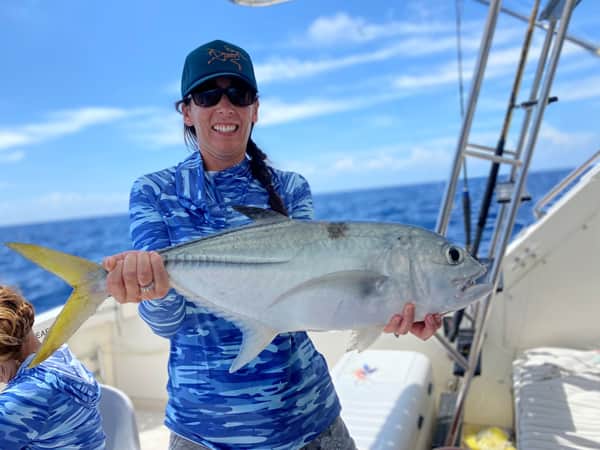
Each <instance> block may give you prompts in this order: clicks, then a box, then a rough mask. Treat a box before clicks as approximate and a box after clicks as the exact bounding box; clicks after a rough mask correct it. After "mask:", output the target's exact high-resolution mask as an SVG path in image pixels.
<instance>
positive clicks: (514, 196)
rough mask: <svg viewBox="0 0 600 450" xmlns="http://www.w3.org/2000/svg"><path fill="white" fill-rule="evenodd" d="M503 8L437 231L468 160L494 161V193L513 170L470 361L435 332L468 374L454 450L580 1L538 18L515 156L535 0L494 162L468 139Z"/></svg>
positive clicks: (490, 31) (479, 72)
mask: <svg viewBox="0 0 600 450" xmlns="http://www.w3.org/2000/svg"><path fill="white" fill-rule="evenodd" d="M501 3H502V2H501V0H490V1H489V11H488V17H487V20H486V24H485V28H484V32H483V35H482V38H481V45H480V50H479V55H478V59H477V63H476V65H475V69H474V74H473V78H472V82H471V92H470V95H469V101H468V103H467V108H466V110H465V114H464V118H463V123H462V127H461V132H460V135H459V139H458V144H457V147H456V152H455V155H454V160H453V165H452V168H451V172H450V176H449V177H448V183H447V185H446V192H445V193H444V198H443V200H442V205H441V208H440V213H439V216H438V221H437V225H436V231H437V232H438V233H440V234H446V232H447V228H448V223H449V220H450V215H451V211H452V209H453V205H454V200H455V192H456V187H457V184H458V181H459V177H460V174H461V168H462V167H463V165H464V164H465V160H466V158H467V157H478V158H483V159H487V160H491V161H492V162H491V164H492V167H491V168H490V176H489V179H488V188H493V187H494V186H495V185H496V181H497V178H496V177H497V174H498V170H499V165H500V164H508V165H509V166H510V168H511V171H510V184H511V186H512V190H511V192H510V202H506V203H502V204H501V205H500V209H499V212H498V214H497V217H496V221H495V224H494V228H493V232H492V237H491V244H490V246H489V249H488V257H487V258H485V259H487V260H489V261H491V264H490V266H491V267H490V268H489V269H488V280H489V282H490V283H491V284H492V285H493V286H494V287H495V289H494V290H493V291H492V293H491V294H490V295H488V296H487V297H486V298H485V299H483V300H481V302H479V304H478V305H476V306H475V308H474V314H473V317H474V320H473V326H472V328H473V329H474V333H473V338H472V341H471V343H470V351H469V352H468V354H467V357H466V358H465V357H463V355H460V357H458V356H459V355H457V353H458V351H457V350H456V348H455V347H454V345H453V343H452V341H450V340H449V339H448V338H447V337H445V336H442V335H440V334H439V333H436V335H435V336H436V338H437V340H438V341H439V342H440V343H441V344H442V346H443V347H444V348H445V349H446V350H447V352H448V353H449V355H450V356H451V357H452V358H453V359H454V361H455V362H456V363H457V364H458V365H460V366H461V367H462V368H463V369H464V374H463V378H462V382H461V383H460V386H459V387H458V392H457V393H456V397H455V398H456V400H455V404H454V410H453V414H452V420H451V423H450V424H449V426H448V429H447V431H446V433H445V434H446V439H445V442H444V444H445V445H450V446H452V445H456V444H457V441H458V437H459V429H460V425H461V423H462V418H463V415H464V406H465V401H466V396H467V394H468V391H469V389H470V385H471V382H472V380H473V377H474V376H475V374H476V370H477V368H478V362H479V355H480V352H481V349H482V347H483V342H484V339H485V334H486V327H487V322H488V319H489V315H490V311H491V308H490V303H491V301H492V299H493V297H494V295H495V292H496V289H497V287H498V286H499V280H500V275H501V268H502V263H503V259H504V255H505V252H506V248H507V246H508V243H509V241H510V238H511V236H512V231H513V228H514V224H515V220H516V215H517V212H518V210H519V205H520V203H521V200H522V198H523V196H522V193H523V190H524V185H525V180H526V178H527V174H528V171H529V166H530V164H531V160H532V156H533V153H534V149H535V147H536V144H537V139H538V136H539V130H540V128H541V124H542V121H543V118H544V112H545V109H546V106H547V105H548V104H549V103H551V101H550V99H551V96H550V90H551V87H552V84H553V81H554V75H555V72H556V69H557V67H558V62H559V59H560V55H561V51H562V46H563V43H564V40H565V38H566V36H567V29H568V25H569V22H570V19H571V13H572V11H573V9H574V8H575V6H576V4H577V3H578V2H577V0H565V1H563V2H556V1H554V0H550V1H549V2H548V7H547V8H545V9H544V10H543V13H542V15H540V17H543V18H544V19H543V20H545V21H547V22H548V24H547V27H546V36H545V39H544V43H543V45H542V48H541V51H540V54H539V56H538V62H537V69H536V73H535V76H534V79H533V82H532V84H531V87H530V94H529V99H528V101H527V102H526V103H527V105H528V107H527V108H525V114H524V117H523V122H522V124H521V131H520V135H519V138H518V142H517V145H516V148H515V149H514V150H512V151H511V152H506V153H505V152H504V144H505V142H506V138H507V133H508V129H509V125H510V119H511V116H512V113H513V111H514V109H515V108H516V106H517V104H518V103H517V101H516V97H517V95H518V94H519V92H518V91H519V88H520V82H521V80H522V76H523V72H524V70H525V67H526V64H525V63H526V60H527V55H528V50H529V48H530V45H531V35H532V31H533V29H534V27H535V26H536V24H537V17H538V16H537V13H538V8H539V6H540V5H539V4H540V0H535V1H534V5H533V7H532V10H531V14H530V17H529V19H528V24H529V25H528V28H527V32H526V34H525V39H524V43H523V47H522V50H521V58H520V61H519V65H518V67H517V70H516V73H515V80H514V84H513V89H512V92H511V98H510V101H509V104H508V107H507V113H506V116H505V121H504V125H503V129H502V133H501V134H500V139H499V140H498V145H497V147H496V148H495V152H494V154H493V157H491V156H492V155H489V154H488V153H489V150H491V149H490V148H488V146H485V145H474V144H472V143H470V142H469V135H470V132H471V125H472V121H473V116H474V114H475V110H476V107H477V103H478V97H479V92H480V88H481V84H482V82H483V78H484V72H485V70H486V65H487V60H488V56H489V53H490V49H491V43H492V40H493V36H494V31H495V29H496V24H497V19H498V15H499V13H500V5H501ZM473 149H476V150H477V151H473ZM486 152H487V153H486ZM488 188H486V194H485V195H484V202H482V206H481V211H480V218H479V219H480V220H479V222H480V223H478V226H479V229H478V231H480V230H483V229H484V228H485V227H484V226H483V225H485V221H486V220H487V210H488V208H489V200H490V199H491V195H488V194H489V193H488V192H487V191H488V190H490V189H488ZM492 192H493V191H492ZM490 193H491V192H490ZM479 239H480V235H479V234H478V235H477V236H476V239H475V244H474V245H473V247H472V248H471V251H472V253H473V254H474V255H475V256H476V257H477V256H478V255H477V250H478V243H479ZM455 318H456V317H455ZM457 326H459V322H458V320H457V325H455V328H456V327H457Z"/></svg>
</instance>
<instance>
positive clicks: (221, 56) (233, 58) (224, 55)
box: [208, 46, 247, 72]
mask: <svg viewBox="0 0 600 450" xmlns="http://www.w3.org/2000/svg"><path fill="white" fill-rule="evenodd" d="M224 48H225V51H223V50H217V49H214V48H210V49H208V56H210V59H209V60H208V64H212V62H213V61H222V62H227V61H229V62H231V63H233V64H235V66H236V67H237V68H238V70H239V71H240V72H241V70H242V65H241V64H240V62H241V59H242V58H243V59H245V60H247V59H246V57H245V56H244V55H242V54H241V53H240V52H238V51H237V50H234V49H232V48H230V47H227V46H225V47H224Z"/></svg>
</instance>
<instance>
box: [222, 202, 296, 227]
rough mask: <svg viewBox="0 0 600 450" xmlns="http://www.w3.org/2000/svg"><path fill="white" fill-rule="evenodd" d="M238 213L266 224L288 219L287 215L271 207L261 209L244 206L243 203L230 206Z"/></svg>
mask: <svg viewBox="0 0 600 450" xmlns="http://www.w3.org/2000/svg"><path fill="white" fill-rule="evenodd" d="M232 208H233V209H235V210H236V211H237V212H239V213H240V214H243V215H245V216H247V217H249V218H250V219H252V220H253V221H254V222H256V223H260V224H267V223H277V222H284V221H286V220H290V218H289V217H288V216H285V215H283V214H281V213H278V212H277V211H273V210H271V209H263V208H257V207H255V206H244V205H234V206H232Z"/></svg>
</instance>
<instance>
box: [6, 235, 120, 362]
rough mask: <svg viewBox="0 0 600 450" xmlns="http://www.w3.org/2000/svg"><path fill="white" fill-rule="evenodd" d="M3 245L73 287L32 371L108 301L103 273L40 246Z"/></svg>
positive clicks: (97, 267) (96, 266)
mask: <svg viewBox="0 0 600 450" xmlns="http://www.w3.org/2000/svg"><path fill="white" fill-rule="evenodd" d="M6 245H7V246H8V247H10V248H11V249H13V250H15V251H16V252H18V253H20V254H21V255H23V256H24V257H25V258H27V259H29V260H31V261H33V262H34V263H36V264H37V265H38V266H40V267H43V268H44V269H46V270H47V271H49V272H51V273H53V274H55V275H57V276H59V277H60V278H62V279H63V280H65V281H66V282H67V283H68V284H69V285H70V286H72V287H73V292H72V293H71V295H70V297H69V299H68V300H67V302H66V303H65V306H64V307H63V309H62V311H61V312H60V314H59V315H58V317H57V318H56V321H55V322H54V324H53V325H52V327H51V328H50V330H49V331H48V335H47V337H46V339H45V340H44V342H43V343H42V346H41V348H40V349H39V350H38V352H37V353H36V355H35V357H34V359H33V360H32V361H31V364H30V365H29V367H35V366H37V365H38V364H39V363H41V362H42V361H44V360H45V359H46V358H47V357H48V356H50V355H51V354H52V353H54V352H55V351H56V349H58V348H59V347H60V346H61V345H62V344H64V343H65V342H67V340H68V339H69V338H70V337H71V336H73V334H75V332H76V331H77V330H78V329H79V327H81V325H83V323H84V322H85V321H86V320H87V319H88V318H89V317H91V316H92V315H93V314H94V313H95V312H96V310H97V309H98V307H99V306H100V305H101V304H102V302H103V301H104V300H105V299H106V298H107V297H108V293H107V292H106V271H105V270H104V268H103V267H102V266H101V265H100V264H96V263H95V262H93V261H89V260H87V259H83V258H80V257H78V256H74V255H69V254H67V253H62V252H59V251H56V250H51V249H49V248H46V247H42V246H39V245H34V244H22V243H17V242H9V243H7V244H6Z"/></svg>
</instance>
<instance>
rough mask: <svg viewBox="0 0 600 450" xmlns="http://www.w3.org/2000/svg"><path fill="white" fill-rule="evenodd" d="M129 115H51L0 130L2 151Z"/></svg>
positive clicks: (111, 111) (89, 111)
mask: <svg viewBox="0 0 600 450" xmlns="http://www.w3.org/2000/svg"><path fill="white" fill-rule="evenodd" d="M127 115H128V112H127V111H125V110H123V109H119V108H98V107H89V108H80V109H74V110H63V111H56V112H53V113H50V114H49V115H48V118H47V120H46V121H44V122H39V123H31V124H26V125H21V126H17V127H15V128H13V129H7V128H4V129H0V149H2V148H12V147H17V146H22V145H25V144H32V143H39V142H44V141H46V140H49V139H54V138H57V137H60V136H64V135H68V134H73V133H77V132H79V131H81V130H83V129H84V128H87V127H90V126H93V125H98V124H102V123H108V122H112V121H115V120H118V119H121V118H123V117H125V116H127Z"/></svg>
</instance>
